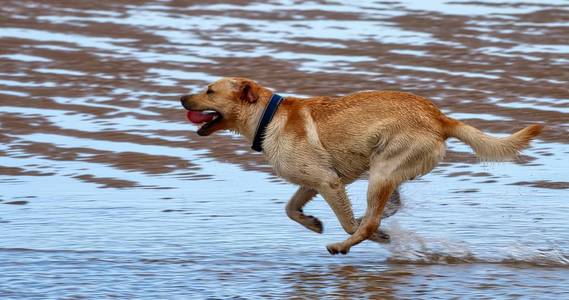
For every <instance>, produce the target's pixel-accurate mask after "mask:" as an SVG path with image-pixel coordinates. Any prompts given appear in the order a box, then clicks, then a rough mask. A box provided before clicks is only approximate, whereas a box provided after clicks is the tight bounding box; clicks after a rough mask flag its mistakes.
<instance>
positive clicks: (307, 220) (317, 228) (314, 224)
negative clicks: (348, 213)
mask: <svg viewBox="0 0 569 300" xmlns="http://www.w3.org/2000/svg"><path fill="white" fill-rule="evenodd" d="M302 225H304V227H306V228H308V229H310V230H312V231H314V232H316V233H322V232H323V231H324V224H322V221H320V220H319V219H318V218H316V217H314V216H304V218H302Z"/></svg>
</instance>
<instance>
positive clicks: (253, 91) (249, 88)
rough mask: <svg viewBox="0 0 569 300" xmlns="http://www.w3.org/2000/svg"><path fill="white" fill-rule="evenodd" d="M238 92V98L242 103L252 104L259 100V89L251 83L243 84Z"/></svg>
mask: <svg viewBox="0 0 569 300" xmlns="http://www.w3.org/2000/svg"><path fill="white" fill-rule="evenodd" d="M239 90H240V91H239V94H240V95H239V98H240V99H241V100H243V101H247V102H249V103H253V102H256V101H257V100H258V99H259V87H258V86H257V85H256V84H255V83H253V82H247V81H246V82H243V83H242V84H241V88H240V89H239Z"/></svg>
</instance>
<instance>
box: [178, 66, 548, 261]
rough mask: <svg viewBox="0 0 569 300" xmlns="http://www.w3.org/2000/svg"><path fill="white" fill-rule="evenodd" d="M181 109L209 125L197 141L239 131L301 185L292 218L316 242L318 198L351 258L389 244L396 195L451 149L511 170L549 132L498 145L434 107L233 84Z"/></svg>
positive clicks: (216, 86) (531, 131)
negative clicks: (353, 195) (366, 245)
mask: <svg viewBox="0 0 569 300" xmlns="http://www.w3.org/2000/svg"><path fill="white" fill-rule="evenodd" d="M181 102H182V105H183V106H184V108H186V109H187V110H188V112H187V116H188V119H189V120H190V121H191V122H193V123H195V124H203V125H202V126H201V127H200V128H199V129H198V131H197V133H198V134H199V135H200V136H208V135H210V134H212V133H214V132H216V131H218V130H231V131H235V132H237V133H239V134H241V135H243V136H244V137H245V138H246V139H247V140H249V142H251V143H252V145H253V147H252V148H253V149H254V150H256V151H261V152H262V153H263V154H264V156H265V157H266V159H267V160H268V161H269V162H270V164H271V165H272V166H273V168H274V170H275V172H276V173H277V175H278V176H280V177H282V178H283V179H285V180H287V181H289V182H291V183H294V184H297V185H299V188H298V190H297V191H296V193H295V194H294V195H293V196H292V198H291V199H290V201H289V202H288V204H287V205H286V213H287V215H288V216H289V217H290V218H291V219H292V220H294V221H296V222H298V223H300V224H301V225H303V226H304V227H306V228H308V229H310V230H312V231H315V232H318V233H321V232H322V223H321V222H320V220H318V219H317V218H315V217H312V216H308V215H305V214H304V213H303V211H302V208H303V206H304V205H305V204H306V203H308V201H310V200H311V199H312V198H313V197H314V196H316V195H317V194H320V195H322V197H323V198H324V199H325V200H326V202H327V203H328V205H330V207H331V208H332V210H333V212H334V213H335V214H336V216H337V218H338V220H339V221H340V224H341V225H342V228H343V229H344V230H345V231H346V232H347V233H348V234H350V237H349V238H348V239H346V240H345V241H343V242H339V243H334V244H330V245H328V246H327V249H328V251H329V252H330V253H331V254H338V253H341V254H347V253H348V251H349V250H350V248H351V247H353V246H354V245H356V244H358V243H360V242H362V241H364V240H366V239H371V240H382V239H385V235H384V234H383V233H382V232H381V231H379V223H380V220H381V217H382V214H383V213H384V208H385V206H386V203H387V202H388V199H389V198H390V195H391V194H392V193H393V192H394V191H395V190H396V188H397V187H398V186H399V185H400V184H401V183H402V182H404V181H406V180H410V179H413V178H415V177H417V176H421V175H424V174H427V173H428V172H430V171H431V170H432V169H433V168H434V167H435V166H436V165H437V163H438V162H439V161H440V160H441V159H442V158H443V156H444V154H445V149H446V144H445V141H446V139H448V138H450V137H454V138H457V139H459V140H461V141H463V142H464V143H466V144H468V145H469V146H470V147H472V149H474V152H475V153H476V156H477V157H478V158H479V159H481V160H484V161H506V160H511V159H513V158H515V157H516V156H517V155H518V154H519V152H520V151H521V150H522V149H524V148H526V147H527V146H528V145H529V142H530V140H531V139H532V138H534V137H535V136H536V135H538V134H539V133H540V132H541V131H542V129H543V126H542V125H537V124H536V125H530V126H528V127H526V128H524V129H522V130H520V131H518V132H516V133H514V134H513V135H511V136H509V137H504V138H496V137H492V136H489V135H486V134H484V133H483V132H481V131H480V130H478V129H476V128H474V127H472V126H469V125H466V124H465V123H462V122H460V121H458V120H455V119H452V118H450V117H447V116H445V115H444V114H443V113H442V112H441V111H440V110H439V109H438V108H437V107H436V106H435V105H434V104H433V103H432V102H431V101H429V100H427V99H425V98H423V97H420V96H417V95H414V94H411V93H406V92H398V91H363V92H356V93H353V94H349V95H346V96H343V97H325V96H322V97H311V98H304V99H301V98H297V97H286V98H283V97H281V96H279V95H277V94H275V93H273V92H272V91H271V90H270V89H268V88H266V87H263V86H261V85H260V84H259V83H257V82H255V81H253V80H251V79H247V78H237V77H231V78H222V79H220V80H218V81H216V82H214V83H212V84H210V85H208V87H207V90H205V91H204V92H202V93H199V94H195V95H185V96H183V97H182V98H181ZM367 171H369V182H368V191H367V209H366V212H365V215H364V217H363V218H362V219H356V218H354V214H353V212H352V207H351V203H350V200H349V199H348V196H347V194H346V185H348V184H350V183H352V182H353V181H354V180H356V179H358V178H359V177H360V176H361V175H362V174H363V173H365V172H367Z"/></svg>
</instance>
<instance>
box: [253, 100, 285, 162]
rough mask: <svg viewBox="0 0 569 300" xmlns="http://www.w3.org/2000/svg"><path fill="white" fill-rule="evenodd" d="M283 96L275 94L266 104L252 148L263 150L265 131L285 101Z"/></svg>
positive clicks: (258, 150)
mask: <svg viewBox="0 0 569 300" xmlns="http://www.w3.org/2000/svg"><path fill="white" fill-rule="evenodd" d="M283 99H284V98H283V97H282V96H281V95H278V94H273V95H272V96H271V100H269V103H268V104H267V106H265V110H264V111H263V115H262V116H261V120H259V124H258V125H257V130H255V137H254V138H253V145H252V146H251V149H253V150H255V151H257V152H261V151H263V140H264V139H265V131H267V126H268V125H269V123H271V120H272V119H273V117H274V116H275V113H276V112H277V109H278V108H279V105H280V104H281V102H282V101H283Z"/></svg>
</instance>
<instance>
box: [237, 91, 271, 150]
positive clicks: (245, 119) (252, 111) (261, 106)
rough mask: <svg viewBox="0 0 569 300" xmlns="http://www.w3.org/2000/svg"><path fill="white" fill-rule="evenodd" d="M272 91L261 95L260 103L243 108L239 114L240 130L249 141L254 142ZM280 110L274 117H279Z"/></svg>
mask: <svg viewBox="0 0 569 300" xmlns="http://www.w3.org/2000/svg"><path fill="white" fill-rule="evenodd" d="M271 96H272V93H268V94H264V95H262V96H261V97H259V100H257V101H258V103H257V104H256V105H248V106H245V107H243V108H242V109H241V113H240V114H239V115H238V118H239V121H238V126H239V128H238V132H239V133H240V134H241V135H242V136H244V137H245V138H246V139H247V141H249V143H253V140H254V139H255V132H256V131H257V127H258V125H259V121H260V120H261V118H262V117H263V112H264V111H265V107H267V105H268V103H269V100H270V99H271ZM278 115H279V111H278V110H277V112H276V113H275V115H274V117H273V119H274V118H277V117H278Z"/></svg>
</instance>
